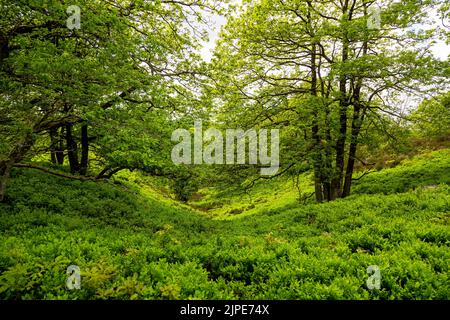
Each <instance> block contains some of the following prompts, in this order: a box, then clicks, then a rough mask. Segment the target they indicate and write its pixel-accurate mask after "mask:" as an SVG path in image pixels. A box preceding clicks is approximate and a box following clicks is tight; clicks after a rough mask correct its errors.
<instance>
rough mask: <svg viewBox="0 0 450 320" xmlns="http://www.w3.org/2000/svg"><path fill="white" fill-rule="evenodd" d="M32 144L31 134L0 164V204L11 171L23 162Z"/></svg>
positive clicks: (3, 197)
mask: <svg viewBox="0 0 450 320" xmlns="http://www.w3.org/2000/svg"><path fill="white" fill-rule="evenodd" d="M33 144H34V138H33V135H32V134H31V133H28V134H27V135H26V136H25V139H24V141H23V142H22V143H20V144H17V145H16V146H15V147H14V148H13V150H12V151H11V152H10V154H9V156H8V160H5V161H2V162H1V163H0V202H2V201H3V200H4V199H5V194H6V186H7V183H8V180H9V178H10V176H11V170H12V168H13V166H14V164H15V163H17V162H20V161H22V160H23V158H24V157H25V155H26V154H27V152H28V151H29V150H30V149H31V147H32V146H33Z"/></svg>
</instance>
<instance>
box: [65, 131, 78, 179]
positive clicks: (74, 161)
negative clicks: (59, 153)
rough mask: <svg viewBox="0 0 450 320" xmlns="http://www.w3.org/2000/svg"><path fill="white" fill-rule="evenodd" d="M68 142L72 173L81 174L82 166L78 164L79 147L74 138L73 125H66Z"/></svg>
mask: <svg viewBox="0 0 450 320" xmlns="http://www.w3.org/2000/svg"><path fill="white" fill-rule="evenodd" d="M66 142H67V156H68V158H69V165H70V172H71V173H72V174H76V173H79V172H80V164H79V162H78V146H77V142H76V141H75V139H74V138H73V133H72V124H68V125H66Z"/></svg>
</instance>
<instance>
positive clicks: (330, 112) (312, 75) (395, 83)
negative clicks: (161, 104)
mask: <svg viewBox="0 0 450 320" xmlns="http://www.w3.org/2000/svg"><path fill="white" fill-rule="evenodd" d="M440 4H442V2H441V1H431V0H430V1H415V0H409V1H401V2H399V1H388V0H386V1H367V0H341V1H332V0H330V1H313V0H282V1H279V0H277V1H275V0H260V1H251V2H250V1H244V4H243V5H242V6H241V9H240V14H239V15H238V16H237V17H233V16H232V17H230V19H229V22H228V25H227V26H226V28H225V29H224V30H223V32H222V37H221V41H220V44H219V46H218V48H217V51H216V58H215V60H214V61H213V68H215V70H217V72H216V73H215V80H216V83H217V86H216V89H217V91H216V96H217V98H218V99H222V105H223V110H224V111H225V112H228V113H229V114H232V116H231V117H229V118H228V121H229V122H234V123H240V124H241V125H244V126H252V125H259V126H283V127H284V128H285V129H286V135H287V136H286V138H285V139H283V140H282V142H283V141H286V143H287V144H288V146H289V147H288V148H287V149H282V150H285V153H283V154H282V155H281V156H282V159H283V162H284V167H289V168H291V167H292V166H291V165H292V164H301V163H303V162H305V161H306V162H307V163H309V164H310V166H311V168H312V169H313V171H314V181H315V195H316V200H317V201H318V202H321V201H324V200H326V201H330V200H334V199H336V198H337V197H346V196H348V195H349V194H350V192H351V184H352V177H353V171H354V168H355V161H357V159H358V157H357V150H358V146H359V144H360V133H361V130H362V129H367V130H371V128H373V123H376V122H374V121H371V119H382V116H381V115H382V114H383V113H387V114H389V115H390V116H397V115H398V114H397V113H398V110H396V100H397V101H398V99H399V98H400V97H402V95H405V94H417V93H418V94H423V93H424V89H425V88H426V89H427V91H428V93H432V92H433V91H438V90H439V89H442V88H443V86H444V85H445V81H446V76H445V71H444V70H445V67H446V66H448V63H447V62H442V61H438V60H436V59H435V58H434V57H433V55H432V53H431V50H430V44H431V42H432V40H433V39H435V38H436V37H438V36H439V34H438V30H437V29H436V28H434V27H433V25H432V24H431V25H430V22H428V21H427V19H428V18H429V17H428V16H427V12H428V11H429V10H436V9H437V8H438V7H439V5H440ZM378 17H379V18H380V19H378ZM429 84H433V88H427V87H426V86H427V85H429ZM293 170H294V171H295V170H296V169H295V166H293V167H292V170H291V171H293Z"/></svg>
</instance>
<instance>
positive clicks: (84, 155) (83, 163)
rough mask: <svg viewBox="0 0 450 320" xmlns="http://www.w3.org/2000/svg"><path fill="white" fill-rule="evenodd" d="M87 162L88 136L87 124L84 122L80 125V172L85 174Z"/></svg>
mask: <svg viewBox="0 0 450 320" xmlns="http://www.w3.org/2000/svg"><path fill="white" fill-rule="evenodd" d="M88 162H89V136H88V124H87V123H84V124H83V126H82V127H81V163H80V174H81V175H82V176H85V175H86V174H87V169H88Z"/></svg>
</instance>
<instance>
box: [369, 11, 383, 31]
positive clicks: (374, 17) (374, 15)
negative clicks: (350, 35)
mask: <svg viewBox="0 0 450 320" xmlns="http://www.w3.org/2000/svg"><path fill="white" fill-rule="evenodd" d="M367 28H368V29H369V30H379V29H381V9H380V7H374V8H372V9H370V12H369V17H368V19H367Z"/></svg>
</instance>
